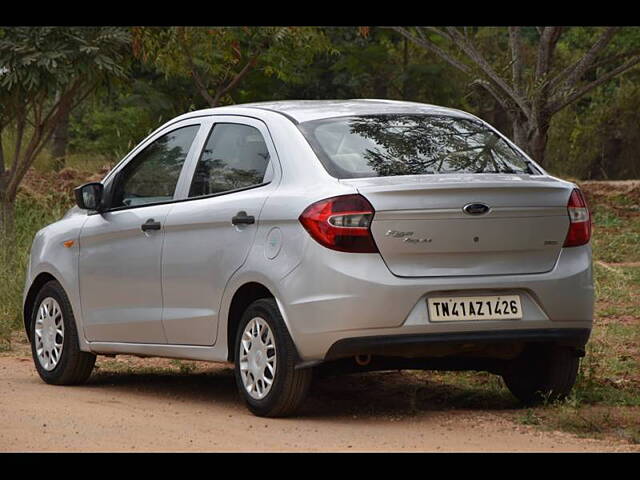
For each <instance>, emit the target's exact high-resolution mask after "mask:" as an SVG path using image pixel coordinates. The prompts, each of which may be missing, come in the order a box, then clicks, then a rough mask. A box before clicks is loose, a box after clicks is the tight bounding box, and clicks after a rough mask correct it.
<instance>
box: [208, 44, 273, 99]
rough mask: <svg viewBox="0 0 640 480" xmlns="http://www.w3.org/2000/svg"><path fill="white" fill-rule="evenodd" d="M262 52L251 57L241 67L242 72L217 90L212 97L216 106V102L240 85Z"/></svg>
mask: <svg viewBox="0 0 640 480" xmlns="http://www.w3.org/2000/svg"><path fill="white" fill-rule="evenodd" d="M261 53H262V52H260V51H258V52H257V53H256V54H255V55H254V56H253V57H251V59H250V60H249V61H248V62H247V63H246V64H245V66H244V67H242V70H240V72H238V74H237V75H236V76H235V77H233V79H232V80H231V81H230V82H229V83H228V84H227V86H225V87H223V88H221V89H219V90H218V91H217V92H216V96H215V97H214V99H213V100H214V102H215V105H217V104H218V102H219V101H220V99H221V98H222V97H223V96H224V95H226V94H227V93H228V92H230V91H231V90H233V89H234V88H236V86H237V85H238V83H240V81H241V80H242V79H243V78H244V77H245V76H246V75H247V74H248V73H249V71H250V70H251V69H252V68H253V67H254V66H255V64H256V62H257V61H258V58H259V57H260V54H261Z"/></svg>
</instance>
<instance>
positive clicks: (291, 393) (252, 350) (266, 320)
mask: <svg viewBox="0 0 640 480" xmlns="http://www.w3.org/2000/svg"><path fill="white" fill-rule="evenodd" d="M265 325H266V326H267V327H268V329H267V328H265ZM258 327H259V328H260V330H259V331H260V333H261V335H260V337H261V340H262V341H261V342H260V343H258V342H257V339H258V337H257V336H253V335H254V334H257V333H258V330H257V328H258ZM252 328H253V330H252ZM247 329H249V331H248V332H247ZM269 333H270V336H269ZM243 337H244V341H245V346H247V348H245V347H243V344H242V342H243ZM251 338H253V339H256V340H251ZM265 344H266V345H267V346H265ZM273 347H275V352H274V351H273V350H274V348H273ZM262 350H263V352H264V354H263V352H262ZM259 352H260V353H259ZM296 360H297V352H296V348H295V345H294V343H293V340H292V339H291V336H290V335H289V331H288V330H287V327H286V325H285V323H284V320H283V319H282V315H281V314H280V310H279V309H278V305H277V304H276V302H275V300H273V299H266V298H265V299H260V300H256V301H255V302H253V303H252V304H250V305H249V306H248V307H247V309H246V310H245V312H244V314H243V315H242V318H241V320H240V325H239V327H238V331H237V334H236V340H235V353H234V361H235V368H234V369H235V377H236V384H237V386H238V390H239V392H240V396H241V398H242V399H243V400H244V402H245V404H246V406H247V408H248V409H249V410H250V411H251V412H252V413H253V414H254V415H257V416H259V417H286V416H290V415H292V414H293V413H295V412H296V410H297V409H298V408H299V407H300V405H301V404H302V402H303V401H304V399H305V397H306V395H307V392H308V391H309V385H310V383H311V376H312V371H311V369H310V368H307V369H300V370H296V369H295V364H296ZM267 363H269V364H270V365H271V368H269V367H268V366H267ZM272 371H274V372H275V373H271V372H272ZM252 372H254V373H255V374H256V377H254V376H253V373H252ZM261 376H262V377H264V378H261ZM245 382H247V383H248V384H249V385H248V386H245ZM252 382H253V385H252ZM268 382H271V384H270V385H267V384H268ZM261 384H262V388H261V386H260V385H261Z"/></svg>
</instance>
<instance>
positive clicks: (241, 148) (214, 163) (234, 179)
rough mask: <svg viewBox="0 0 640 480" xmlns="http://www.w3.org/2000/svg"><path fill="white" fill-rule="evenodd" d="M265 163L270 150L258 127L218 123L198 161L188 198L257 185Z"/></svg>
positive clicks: (260, 180) (260, 182) (263, 171)
mask: <svg viewBox="0 0 640 480" xmlns="http://www.w3.org/2000/svg"><path fill="white" fill-rule="evenodd" d="M268 165H269V150H268V149H267V145H266V143H265V141H264V138H263V137H262V134H261V133H260V131H259V130H258V129H257V128H254V127H250V126H248V125H241V124H238V123H218V124H216V125H215V126H214V127H213V130H212V131H211V134H210V135H209V139H208V140H207V144H206V145H205V147H204V150H203V151H202V155H201V156H200V159H199V160H198V164H197V166H196V170H195V173H194V175H193V181H192V183H191V188H190V189H189V197H200V196H203V195H212V194H217V193H223V192H228V191H231V190H237V189H239V188H246V187H251V186H254V185H260V184H262V183H264V181H265V175H266V174H267V171H268V170H267V169H268Z"/></svg>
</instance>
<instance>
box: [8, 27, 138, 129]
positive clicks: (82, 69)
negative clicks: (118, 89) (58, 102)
mask: <svg viewBox="0 0 640 480" xmlns="http://www.w3.org/2000/svg"><path fill="white" fill-rule="evenodd" d="M1 31H2V35H1V36H0V65H2V68H1V69H0V100H1V101H0V106H1V107H0V124H2V123H5V124H6V123H8V122H7V120H11V118H10V115H11V114H12V111H13V110H15V109H18V110H20V109H24V108H25V107H27V108H28V106H29V104H30V103H32V102H33V103H37V102H42V101H46V100H47V99H49V100H50V99H52V98H53V97H54V96H55V95H56V94H57V93H59V92H60V91H64V90H66V89H68V88H70V87H71V85H72V84H76V85H77V84H78V82H80V81H82V82H87V83H93V82H98V81H102V80H104V79H105V78H106V77H113V76H115V77H122V76H124V74H125V68H124V64H125V62H124V49H123V47H125V46H127V45H128V43H129V33H128V31H127V30H126V29H123V28H119V27H10V28H2V29H1ZM13 113H14V114H15V112H13ZM7 116H9V118H8V119H7V118H5V119H4V121H2V117H7Z"/></svg>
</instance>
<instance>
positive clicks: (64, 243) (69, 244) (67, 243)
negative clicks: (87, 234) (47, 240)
mask: <svg viewBox="0 0 640 480" xmlns="http://www.w3.org/2000/svg"><path fill="white" fill-rule="evenodd" d="M75 243H76V242H75V241H74V240H67V241H66V242H62V245H64V246H65V247H66V248H71V247H73V246H74V245H75Z"/></svg>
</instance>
